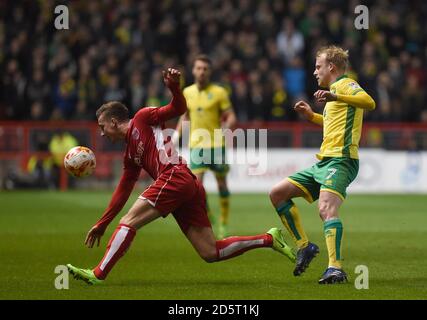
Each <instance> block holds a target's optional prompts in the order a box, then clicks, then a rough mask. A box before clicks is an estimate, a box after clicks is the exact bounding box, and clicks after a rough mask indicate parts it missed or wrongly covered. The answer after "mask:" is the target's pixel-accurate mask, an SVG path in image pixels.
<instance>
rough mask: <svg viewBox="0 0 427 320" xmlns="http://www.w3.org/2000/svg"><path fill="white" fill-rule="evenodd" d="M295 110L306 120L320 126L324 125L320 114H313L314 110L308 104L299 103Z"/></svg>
mask: <svg viewBox="0 0 427 320" xmlns="http://www.w3.org/2000/svg"><path fill="white" fill-rule="evenodd" d="M294 110H295V111H296V112H298V113H299V114H301V115H302V116H303V118H304V119H306V120H308V121H310V122H313V123H315V124H318V125H323V116H322V115H321V114H319V113H315V112H313V109H311V107H310V105H309V104H308V103H307V102H305V101H298V102H297V103H296V104H295V106H294Z"/></svg>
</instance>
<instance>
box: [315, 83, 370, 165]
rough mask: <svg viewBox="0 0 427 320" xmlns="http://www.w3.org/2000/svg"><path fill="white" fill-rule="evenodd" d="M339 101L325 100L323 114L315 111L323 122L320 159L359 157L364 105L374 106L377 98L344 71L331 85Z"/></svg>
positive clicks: (366, 106)
mask: <svg viewBox="0 0 427 320" xmlns="http://www.w3.org/2000/svg"><path fill="white" fill-rule="evenodd" d="M329 90H330V91H331V92H332V93H334V94H335V95H336V96H337V100H336V101H329V102H327V103H326V105H325V108H324V110H323V116H321V115H320V114H315V115H314V117H313V119H312V121H313V122H315V123H318V124H321V123H323V142H322V146H321V147H320V152H319V153H318V154H317V155H316V156H317V158H318V159H320V160H321V159H323V158H324V157H346V158H352V159H358V158H359V141H360V136H361V134H362V122H363V109H367V110H373V109H374V108H375V102H374V100H373V99H372V98H371V97H370V96H369V95H368V94H367V93H366V92H365V91H364V90H363V89H362V88H361V87H360V85H359V84H358V83H357V82H356V81H355V80H353V79H350V78H347V76H345V75H343V76H341V77H339V78H337V80H336V81H335V82H334V83H332V84H331V85H330V88H329Z"/></svg>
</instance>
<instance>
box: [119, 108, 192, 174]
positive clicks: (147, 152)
mask: <svg viewBox="0 0 427 320" xmlns="http://www.w3.org/2000/svg"><path fill="white" fill-rule="evenodd" d="M161 109H162V108H152V107H149V108H143V109H141V110H139V111H138V112H137V113H136V115H135V117H134V118H133V119H132V120H131V121H130V124H129V130H128V132H127V135H126V144H127V146H126V152H125V154H124V158H123V163H124V168H125V170H131V171H137V172H138V175H139V172H140V171H141V168H142V169H144V170H145V171H147V173H148V174H149V175H150V176H151V178H153V179H154V180H156V179H157V177H158V176H159V175H160V174H161V173H162V172H164V171H165V170H169V169H170V168H172V167H173V166H174V165H177V164H185V161H184V160H183V159H182V158H181V157H180V156H179V155H178V153H177V152H176V151H175V149H174V148H173V146H172V143H171V141H170V137H168V138H167V139H166V138H165V136H164V134H163V129H164V128H165V127H164V121H165V119H161V118H162V112H161ZM166 120H167V119H166ZM135 174H136V172H135Z"/></svg>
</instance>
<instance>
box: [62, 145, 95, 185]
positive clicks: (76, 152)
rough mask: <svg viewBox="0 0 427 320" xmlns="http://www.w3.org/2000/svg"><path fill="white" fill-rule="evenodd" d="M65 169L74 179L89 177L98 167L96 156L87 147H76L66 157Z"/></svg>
mask: <svg viewBox="0 0 427 320" xmlns="http://www.w3.org/2000/svg"><path fill="white" fill-rule="evenodd" d="M64 167H65V170H67V172H68V173H69V174H71V175H72V176H74V177H77V178H82V177H86V176H89V175H91V174H92V172H93V170H94V169H95V167H96V158H95V154H94V153H93V151H92V150H90V149H89V148H87V147H81V146H78V147H74V148H72V149H70V150H69V151H68V152H67V154H66V155H65V157H64Z"/></svg>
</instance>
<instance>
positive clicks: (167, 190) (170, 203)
mask: <svg viewBox="0 0 427 320" xmlns="http://www.w3.org/2000/svg"><path fill="white" fill-rule="evenodd" d="M140 198H141V199H145V200H147V201H148V202H149V203H150V204H151V205H152V206H153V207H154V208H156V209H157V210H159V211H160V213H161V214H162V215H163V217H166V216H167V215H168V214H169V213H172V215H173V216H174V218H175V220H176V222H178V225H179V227H180V228H181V230H182V231H183V232H184V233H187V230H188V228H189V227H190V226H196V227H211V223H210V222H209V218H208V214H207V209H206V193H205V189H204V188H203V185H202V184H201V183H200V182H199V181H198V180H197V178H196V177H195V176H194V175H193V174H192V173H191V171H190V170H189V169H188V168H187V167H186V166H174V167H173V168H171V169H170V170H167V171H165V172H163V173H162V174H161V175H160V176H159V177H158V178H157V180H156V181H154V182H153V183H152V184H151V185H150V186H149V187H148V188H147V189H145V191H144V192H143V193H142V194H141V196H140Z"/></svg>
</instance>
